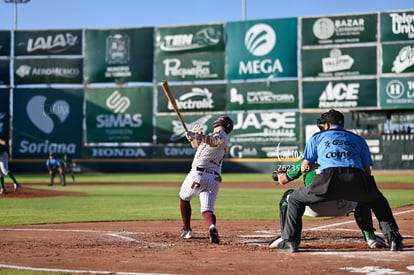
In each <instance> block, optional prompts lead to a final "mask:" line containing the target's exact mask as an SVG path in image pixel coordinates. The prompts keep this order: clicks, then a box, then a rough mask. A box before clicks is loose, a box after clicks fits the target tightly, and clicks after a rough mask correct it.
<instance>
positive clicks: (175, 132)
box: [170, 115, 213, 142]
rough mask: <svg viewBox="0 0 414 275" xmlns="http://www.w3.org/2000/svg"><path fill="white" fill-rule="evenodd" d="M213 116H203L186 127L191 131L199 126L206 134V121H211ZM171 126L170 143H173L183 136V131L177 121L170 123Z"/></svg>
mask: <svg viewBox="0 0 414 275" xmlns="http://www.w3.org/2000/svg"><path fill="white" fill-rule="evenodd" d="M212 117H213V116H211V115H210V116H203V117H201V118H199V119H197V120H195V121H193V122H191V123H189V124H188V125H187V127H188V128H189V129H192V128H193V127H194V126H195V125H197V124H198V125H200V127H201V128H203V129H204V131H205V132H206V131H207V129H208V125H207V121H208V120H209V119H211V118H212ZM172 126H173V134H172V135H171V137H170V141H172V142H175V141H177V140H179V139H181V138H183V137H184V136H185V130H184V127H183V125H182V124H181V122H180V121H179V120H173V121H172Z"/></svg>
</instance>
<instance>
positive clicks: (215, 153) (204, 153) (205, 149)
mask: <svg viewBox="0 0 414 275" xmlns="http://www.w3.org/2000/svg"><path fill="white" fill-rule="evenodd" d="M211 135H212V136H213V137H214V138H217V139H219V140H220V142H219V144H218V145H217V146H210V145H208V144H206V143H204V142H202V143H201V144H200V145H199V146H198V147H197V151H196V153H195V155H194V159H193V163H192V165H191V166H192V168H193V169H197V168H203V169H206V170H208V171H212V172H216V173H217V174H221V166H222V164H223V159H224V156H225V154H226V151H227V143H228V141H227V134H226V132H224V131H223V130H219V131H217V132H213V133H211Z"/></svg>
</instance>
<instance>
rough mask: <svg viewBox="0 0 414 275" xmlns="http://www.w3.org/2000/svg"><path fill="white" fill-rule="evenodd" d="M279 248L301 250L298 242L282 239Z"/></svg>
mask: <svg viewBox="0 0 414 275" xmlns="http://www.w3.org/2000/svg"><path fill="white" fill-rule="evenodd" d="M277 248H279V250H280V251H283V252H290V253H293V252H298V250H299V248H298V245H297V244H296V243H294V242H290V241H287V240H282V241H281V242H279V244H278V246H277Z"/></svg>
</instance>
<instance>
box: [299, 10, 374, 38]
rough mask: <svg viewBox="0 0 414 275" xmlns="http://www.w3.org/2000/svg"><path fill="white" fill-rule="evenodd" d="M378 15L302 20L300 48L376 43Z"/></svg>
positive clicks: (305, 18) (306, 18)
mask: <svg viewBox="0 0 414 275" xmlns="http://www.w3.org/2000/svg"><path fill="white" fill-rule="evenodd" d="M377 25H378V14H377V13H372V14H352V15H341V16H323V17H322V16H321V17H303V18H302V46H316V45H327V44H344V43H367V42H374V43H375V42H377V34H378V31H377Z"/></svg>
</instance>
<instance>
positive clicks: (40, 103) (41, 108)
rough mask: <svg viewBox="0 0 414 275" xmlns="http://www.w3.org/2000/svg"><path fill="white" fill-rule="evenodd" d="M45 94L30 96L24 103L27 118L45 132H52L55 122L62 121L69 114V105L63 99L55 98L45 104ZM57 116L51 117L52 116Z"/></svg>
mask: <svg viewBox="0 0 414 275" xmlns="http://www.w3.org/2000/svg"><path fill="white" fill-rule="evenodd" d="M46 99H47V98H46V96H43V95H38V96H34V97H32V98H31V99H30V100H29V101H28V103H27V105H26V113H27V116H28V117H29V120H30V121H31V122H32V123H33V125H34V126H36V128H37V129H39V130H40V131H42V132H43V133H45V134H50V133H52V132H53V130H54V128H55V124H56V123H60V124H62V123H64V122H65V120H66V119H67V118H68V116H69V114H70V106H69V104H68V103H67V102H66V101H65V100H61V99H59V100H56V101H54V102H52V103H51V104H46ZM54 117H55V118H57V120H56V119H53V118H54Z"/></svg>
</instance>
